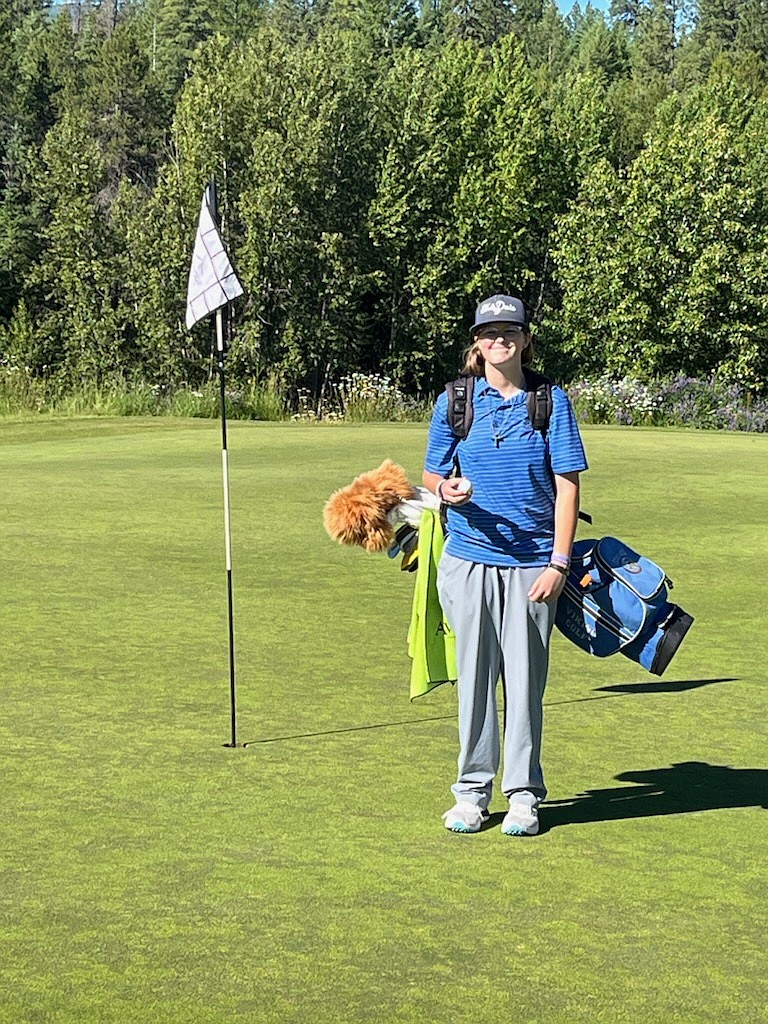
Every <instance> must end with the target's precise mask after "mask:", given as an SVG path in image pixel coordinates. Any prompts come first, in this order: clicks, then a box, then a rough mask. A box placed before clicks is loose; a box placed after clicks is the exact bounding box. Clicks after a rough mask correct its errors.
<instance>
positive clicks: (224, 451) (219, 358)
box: [216, 306, 238, 747]
mask: <svg viewBox="0 0 768 1024" xmlns="http://www.w3.org/2000/svg"><path fill="white" fill-rule="evenodd" d="M223 321H224V315H223V313H222V310H221V306H219V308H218V309H217V310H216V366H217V368H218V371H219V396H220V398H221V479H222V484H223V487H224V556H225V560H226V566H227V626H228V631H229V706H230V723H231V726H232V735H231V739H230V742H229V743H225V744H224V745H225V746H227V747H236V746H237V745H238V744H237V703H236V700H235V611H234V601H233V598H232V518H231V513H230V503H229V450H228V448H227V392H226V388H225V387H224V353H225V350H224V322H223Z"/></svg>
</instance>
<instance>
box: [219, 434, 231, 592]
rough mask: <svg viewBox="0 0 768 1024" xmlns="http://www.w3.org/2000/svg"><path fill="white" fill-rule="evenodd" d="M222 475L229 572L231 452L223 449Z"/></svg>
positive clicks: (225, 540) (225, 539)
mask: <svg viewBox="0 0 768 1024" xmlns="http://www.w3.org/2000/svg"><path fill="white" fill-rule="evenodd" d="M221 475H222V478H223V481H224V544H225V546H226V549H227V572H231V571H232V540H231V532H230V517H229V453H228V452H227V449H226V448H222V449H221Z"/></svg>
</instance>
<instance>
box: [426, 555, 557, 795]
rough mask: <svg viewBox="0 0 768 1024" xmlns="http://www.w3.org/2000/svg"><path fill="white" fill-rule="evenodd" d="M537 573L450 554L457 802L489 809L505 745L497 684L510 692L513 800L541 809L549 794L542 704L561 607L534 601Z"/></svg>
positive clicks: (443, 566) (443, 596) (507, 780)
mask: <svg viewBox="0 0 768 1024" xmlns="http://www.w3.org/2000/svg"><path fill="white" fill-rule="evenodd" d="M541 572H542V566H536V567H535V568H514V569H512V568H509V569H500V568H496V567H494V566H489V565H480V564H478V563H476V562H468V561H465V560H464V559H462V558H454V557H453V556H452V555H449V554H447V552H444V553H443V556H442V558H441V560H440V566H439V569H438V577H437V587H438V593H439V595H440V603H441V605H442V607H443V610H444V612H445V616H446V619H447V620H448V622H449V624H450V626H451V628H452V629H453V631H454V633H455V634H456V661H457V666H458V674H459V679H458V694H459V745H460V751H459V773H458V779H457V781H456V785H455V786H452V787H451V788H452V791H453V794H454V796H455V797H456V799H457V800H466V801H467V802H469V803H474V804H478V805H479V806H480V807H487V806H488V804H489V803H490V800H491V793H492V789H493V780H494V778H495V776H496V773H497V772H498V770H499V760H500V756H501V745H500V742H499V719H498V713H497V708H496V685H497V683H498V680H499V677H501V682H502V686H503V688H504V771H503V774H502V779H501V786H502V791H503V793H504V795H505V796H506V797H509V796H511V795H512V793H515V792H518V791H519V799H520V802H521V803H523V802H526V803H530V804H532V805H534V806H535V805H536V804H538V803H539V801H540V800H543V799H544V797H545V796H546V794H547V791H546V787H545V786H544V776H543V773H542V770H541V727H542V718H543V713H542V701H543V698H544V687H545V685H546V682H547V670H548V667H549V638H550V634H551V632H552V624H553V622H554V618H555V603H554V602H552V603H541V604H536V603H534V602H532V601H529V600H528V591H529V590H530V588H531V586H532V584H533V581H534V580H535V579H536V578H537V577H538V576H539V575H540V573H541Z"/></svg>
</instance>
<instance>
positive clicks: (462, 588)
mask: <svg viewBox="0 0 768 1024" xmlns="http://www.w3.org/2000/svg"><path fill="white" fill-rule="evenodd" d="M471 338H472V342H471V345H470V347H469V349H468V350H467V353H466V365H465V369H464V372H465V373H468V374H471V375H473V376H474V377H476V378H477V380H476V381H475V385H474V402H473V408H474V419H473V421H472V426H471V428H470V430H469V433H468V435H467V437H466V438H465V439H463V440H459V439H458V438H457V437H456V435H455V434H454V432H453V430H452V429H451V426H450V424H449V422H448V418H447V408H448V401H447V395H446V394H445V392H444V393H443V394H442V395H441V396H440V398H439V399H438V401H437V404H436V407H435V411H434V414H433V416H432V422H431V425H430V428H429V443H428V447H427V455H426V461H425V469H424V474H423V482H424V486H425V487H428V488H429V489H430V490H431V491H434V493H435V494H436V495H437V496H438V497H439V498H440V499H441V501H442V502H444V504H445V505H446V506H447V539H446V546H445V549H444V552H443V557H442V559H441V561H440V566H439V569H438V593H439V595H440V601H441V604H442V606H443V610H444V612H445V615H446V618H447V620H448V622H449V623H450V625H451V628H452V629H453V631H454V633H455V634H456V659H457V665H458V677H459V678H458V701H459V746H460V750H459V765H458V778H457V780H456V783H455V785H454V786H453V787H452V792H453V795H454V797H455V800H456V803H455V806H454V807H452V808H451V809H450V810H449V811H447V812H446V813H445V814H444V815H443V818H444V820H445V827H446V828H447V829H450V830H451V831H452V832H477V831H479V830H480V828H481V827H482V824H483V822H484V821H486V820H487V819H488V817H489V812H488V807H489V804H490V802H491V795H492V788H493V782H494V779H495V777H496V774H497V772H498V770H499V763H500V758H501V746H502V745H501V742H500V739H499V720H498V714H497V709H496V689H497V683H498V680H499V678H501V683H502V687H503V690H504V735H503V752H504V767H503V773H502V778H501V788H502V792H503V793H504V796H505V797H506V798H507V800H508V801H509V810H508V812H507V814H506V816H505V818H504V820H503V822H502V825H501V830H502V832H504V833H506V834H507V835H513V836H520V835H527V836H532V835H536V833H537V832H538V831H539V816H538V807H539V804H540V803H541V801H542V800H543V799H544V798H545V796H546V793H547V790H546V787H545V785H544V775H543V773H542V769H541V732H542V717H543V713H542V702H543V697H544V687H545V685H546V681H547V670H548V666H549V640H550V634H551V632H552V625H553V622H554V617H555V604H556V601H557V598H558V597H559V595H560V592H561V591H562V589H563V587H564V585H565V578H566V574H567V571H568V565H569V559H570V553H571V545H572V544H573V538H574V535H575V532H576V521H577V517H578V511H579V473H580V472H581V471H582V470H585V469H586V468H587V462H586V458H585V456H584V447H583V445H582V442H581V438H580V436H579V430H578V427H577V425H576V419H575V416H574V414H573V410H572V408H571V404H570V402H569V401H568V398H567V396H566V394H565V392H564V391H562V390H561V389H560V388H558V387H555V386H554V385H553V387H552V415H551V418H550V422H549V425H548V429H547V431H546V436H544V435H543V434H542V433H541V431H537V430H534V429H533V426H532V425H531V422H530V419H529V416H528V411H527V402H526V382H525V373H524V367H526V366H528V365H529V364H530V363H531V361H532V359H533V348H532V339H531V333H530V326H529V319H528V314H527V311H526V308H525V305H524V304H523V302H522V301H521V300H520V299H518V298H515V297H513V296H510V295H493V296H491V297H490V298H488V299H486V300H485V301H484V302H481V303H480V305H479V306H478V307H477V313H476V315H475V322H474V324H473V326H472V330H471ZM456 460H458V466H459V467H460V476H457V475H451V474H452V473H453V472H454V468H455V466H456V465H457V462H456Z"/></svg>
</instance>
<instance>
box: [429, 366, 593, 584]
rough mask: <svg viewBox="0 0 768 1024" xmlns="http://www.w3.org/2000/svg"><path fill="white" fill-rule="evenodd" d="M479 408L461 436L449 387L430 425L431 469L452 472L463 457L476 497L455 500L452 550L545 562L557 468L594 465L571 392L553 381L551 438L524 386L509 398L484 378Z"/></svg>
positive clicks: (506, 561) (498, 561) (513, 561)
mask: <svg viewBox="0 0 768 1024" xmlns="http://www.w3.org/2000/svg"><path fill="white" fill-rule="evenodd" d="M473 406H474V419H473V421H472V427H471V428H470V431H469V434H468V435H467V437H466V438H464V439H463V440H461V441H460V440H459V439H458V438H457V437H456V435H455V434H454V433H453V431H452V430H451V428H450V426H449V424H448V417H447V410H448V396H447V394H446V393H445V392H443V393H442V394H441V395H440V397H439V398H438V400H437V403H436V405H435V411H434V413H433V415H432V422H431V424H430V427H429V442H428V445H427V456H426V460H425V468H426V469H427V471H428V472H430V473H439V474H440V475H441V476H449V475H450V473H451V470H452V468H453V459H454V455H458V458H459V465H460V467H461V475H462V476H465V477H467V478H468V479H469V480H471V481H472V489H473V490H472V497H471V498H470V500H469V501H468V502H467V503H466V504H464V505H459V506H454V505H449V506H448V527H447V531H448V539H447V542H446V547H445V550H446V551H448V553H449V554H451V555H454V556H455V557H456V558H464V559H466V560H468V561H470V562H480V563H482V564H484V565H497V566H515V565H523V566H535V565H546V563H547V562H548V561H549V557H550V555H551V554H552V544H553V543H554V534H555V488H554V481H553V479H552V473H576V472H580V471H582V470H585V469H586V468H587V460H586V457H585V455H584V446H583V444H582V442H581V437H580V435H579V428H578V426H577V425H576V417H575V416H574V413H573V409H572V407H571V403H570V402H569V401H568V396H567V395H566V394H565V392H564V391H563V390H562V389H561V388H559V387H556V386H553V387H552V418H551V419H550V422H549V429H548V431H547V436H546V439H545V438H543V437H542V436H541V433H540V432H539V431H536V430H534V429H533V427H532V426H531V422H530V419H529V418H528V410H527V407H526V393H525V392H524V391H520V392H518V394H516V395H513V396H512V397H511V398H503V397H502V395H501V394H500V393H499V392H498V391H497V390H496V389H495V388H493V387H491V385H490V384H489V383H488V381H487V380H486V379H485V378H484V377H479V378H478V379H477V380H476V381H475V393H474V401H473ZM494 438H501V440H500V441H499V442H498V444H497V443H496V441H495V440H494Z"/></svg>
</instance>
